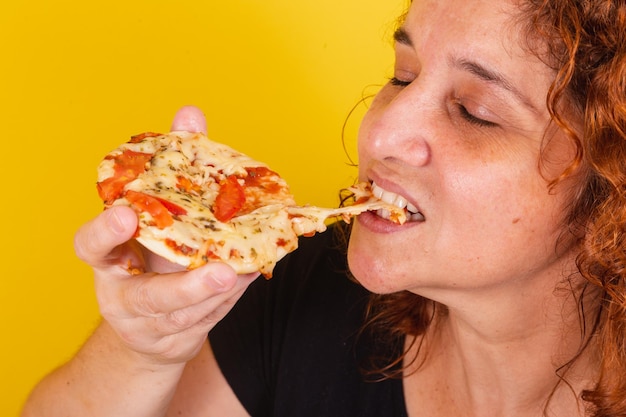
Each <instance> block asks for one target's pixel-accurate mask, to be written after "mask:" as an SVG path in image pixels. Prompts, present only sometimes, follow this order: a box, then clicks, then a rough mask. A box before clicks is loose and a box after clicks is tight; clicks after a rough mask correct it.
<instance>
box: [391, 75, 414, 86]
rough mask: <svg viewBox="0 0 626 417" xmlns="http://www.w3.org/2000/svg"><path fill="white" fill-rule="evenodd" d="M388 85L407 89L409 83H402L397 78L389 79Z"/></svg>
mask: <svg viewBox="0 0 626 417" xmlns="http://www.w3.org/2000/svg"><path fill="white" fill-rule="evenodd" d="M389 83H390V84H391V85H395V86H397V87H407V86H408V85H409V84H411V81H403V80H401V79H399V78H397V77H391V78H390V79H389Z"/></svg>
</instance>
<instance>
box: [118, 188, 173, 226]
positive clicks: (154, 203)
mask: <svg viewBox="0 0 626 417" xmlns="http://www.w3.org/2000/svg"><path fill="white" fill-rule="evenodd" d="M124 197H126V199H127V200H128V202H129V203H130V204H131V206H132V207H133V208H134V209H135V211H137V212H138V213H150V216H152V219H153V220H154V224H155V226H156V227H158V228H159V229H164V228H166V227H167V226H170V225H172V224H173V223H174V219H173V217H172V214H171V213H170V211H169V210H168V209H167V207H166V206H165V205H163V203H162V200H161V199H158V198H156V197H152V196H150V195H148V194H144V193H140V192H137V191H133V190H128V191H127V192H126V194H125V195H124Z"/></svg>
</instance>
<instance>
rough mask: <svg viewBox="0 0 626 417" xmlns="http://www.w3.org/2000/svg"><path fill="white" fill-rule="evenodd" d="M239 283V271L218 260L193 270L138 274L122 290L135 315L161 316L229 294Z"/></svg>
mask: <svg viewBox="0 0 626 417" xmlns="http://www.w3.org/2000/svg"><path fill="white" fill-rule="evenodd" d="M236 283H237V274H236V273H235V271H234V270H233V269H232V268H231V267H230V266H228V265H226V264H223V263H217V262H216V263H210V264H207V265H204V266H202V267H200V268H196V269H194V270H192V271H186V272H179V273H172V274H162V275H145V276H137V277H136V279H132V280H130V281H127V285H128V287H126V288H123V289H122V296H123V297H124V301H123V304H124V305H125V306H126V308H125V310H126V311H128V312H129V313H130V314H131V315H136V316H144V317H161V316H163V315H167V314H171V313H172V312H174V311H176V310H181V309H185V308H188V307H190V306H193V305H196V304H199V303H201V302H203V301H205V300H208V299H211V298H214V297H216V296H218V295H219V294H223V293H227V292H228V291H229V290H231V289H232V288H233V287H234V286H235V284H236ZM120 284H121V285H124V283H120Z"/></svg>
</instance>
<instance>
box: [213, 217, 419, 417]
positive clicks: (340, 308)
mask: <svg viewBox="0 0 626 417" xmlns="http://www.w3.org/2000/svg"><path fill="white" fill-rule="evenodd" d="M333 236H334V233H333V231H332V228H331V230H329V231H327V232H325V233H322V234H319V235H317V236H315V237H312V238H306V239H302V240H301V241H300V248H299V249H298V250H297V251H295V252H293V253H291V254H289V255H288V256H287V257H285V258H284V259H283V260H282V261H281V262H279V264H278V265H277V267H276V269H275V270H274V277H273V278H272V279H271V280H264V279H263V278H259V279H257V280H256V281H255V282H254V283H253V284H252V285H251V286H250V287H249V288H248V290H247V291H246V293H245V294H244V295H243V297H242V298H241V299H240V300H239V302H238V303H237V305H236V306H235V307H234V308H233V310H232V311H231V312H230V313H229V314H228V316H227V317H226V318H224V320H222V321H221V322H220V323H219V324H218V325H217V326H216V327H215V328H214V329H213V330H212V331H211V332H210V334H209V340H210V342H211V346H212V348H213V351H214V353H215V357H216V358H217V362H218V364H219V366H220V368H221V370H222V372H223V373H224V375H225V377H226V379H227V380H228V382H229V384H230V385H231V386H232V388H233V390H234V392H235V394H236V395H237V397H238V398H239V400H240V401H241V403H242V404H243V406H244V407H245V408H246V410H248V412H249V413H250V414H251V415H252V416H253V417H264V416H274V417H287V416H289V417H294V416H295V417H307V416H311V417H335V416H336V417H369V416H372V417H374V416H376V417H384V416H394V417H396V416H406V415H407V413H406V408H405V404H404V395H403V391H402V382H401V380H399V379H385V380H383V381H381V382H374V380H375V379H376V377H375V376H368V375H366V373H364V371H363V366H362V364H363V361H362V359H363V358H364V357H365V356H367V355H368V352H369V349H370V348H371V346H373V345H372V344H373V343H378V344H379V345H380V344H381V343H384V341H381V340H371V339H369V338H368V337H367V336H364V335H363V334H361V335H359V330H360V329H361V327H362V324H363V317H364V309H365V307H366V303H367V299H368V295H369V294H368V292H367V291H366V290H365V289H364V288H363V287H361V286H360V285H358V284H357V283H354V282H353V281H351V280H350V279H349V278H348V275H347V273H346V270H347V266H346V261H345V249H342V248H341V247H340V245H338V244H337V243H336V241H335V239H333ZM390 349H392V348H390Z"/></svg>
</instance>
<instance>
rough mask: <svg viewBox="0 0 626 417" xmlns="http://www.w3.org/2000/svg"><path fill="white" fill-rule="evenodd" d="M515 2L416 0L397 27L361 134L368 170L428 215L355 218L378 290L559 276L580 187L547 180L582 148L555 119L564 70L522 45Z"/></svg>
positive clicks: (426, 291)
mask: <svg viewBox="0 0 626 417" xmlns="http://www.w3.org/2000/svg"><path fill="white" fill-rule="evenodd" d="M516 13H517V12H516V10H515V8H514V6H512V5H510V4H508V2H503V1H497V0H484V1H483V0H475V1H466V0H446V1H441V0H417V1H414V2H413V3H412V5H411V8H410V10H409V13H408V15H407V16H406V19H405V21H404V24H403V25H402V27H401V28H400V30H399V31H398V32H397V33H396V37H395V38H396V46H395V51H396V62H395V74H394V79H392V81H391V82H390V83H388V84H387V85H386V86H385V87H384V88H383V89H382V91H381V92H380V93H379V94H378V96H377V97H376V98H375V100H374V102H373V103H372V105H371V108H370V109H369V111H368V114H367V115H366V116H365V118H364V120H363V123H362V126H361V130H360V133H359V175H360V179H361V180H364V181H373V183H374V184H375V187H376V188H377V189H378V191H379V192H381V190H384V193H385V194H386V197H387V198H390V199H394V198H396V197H397V196H401V197H402V198H403V199H404V200H406V201H408V202H409V204H410V206H413V207H412V210H413V211H419V214H417V215H414V216H413V221H411V222H409V223H405V224H404V225H402V226H398V225H395V224H392V223H390V222H388V221H386V220H385V219H383V218H382V217H380V216H378V215H376V214H373V213H364V214H362V215H361V216H359V218H358V219H357V220H356V221H355V224H354V228H353V233H352V237H351V241H350V247H349V263H350V268H351V270H352V272H353V273H354V275H355V276H356V277H357V279H358V280H359V281H360V282H361V283H362V284H363V285H364V286H365V287H367V288H369V289H370V290H372V291H374V292H381V293H384V292H392V291H398V290H403V289H408V290H411V291H414V292H416V293H419V294H422V295H424V296H426V297H429V298H433V299H435V300H437V299H438V298H437V297H438V294H445V291H449V290H450V289H454V290H457V289H473V290H475V289H497V288H502V285H503V284H506V283H513V282H518V283H519V282H521V281H520V279H521V280H526V281H528V280H533V279H543V277H551V282H554V279H555V278H557V277H559V276H560V274H561V272H562V270H563V266H564V264H563V257H564V256H565V253H566V252H567V250H568V247H567V245H564V246H563V245H561V246H560V249H559V250H557V245H556V242H557V239H558V237H559V236H560V234H561V232H562V228H563V217H564V213H565V211H566V210H567V204H568V201H569V200H570V199H571V196H572V193H571V190H567V187H568V185H567V183H568V181H564V182H562V183H560V184H559V185H558V186H557V187H556V188H554V189H553V190H550V189H549V188H548V181H549V180H552V179H554V178H556V177H558V175H559V174H560V173H561V172H562V170H563V169H564V167H565V166H566V165H567V164H568V163H569V162H570V161H571V158H572V156H573V148H572V146H571V144H570V142H569V141H568V140H566V139H565V137H564V135H563V134H562V133H561V132H559V131H557V129H555V128H554V127H552V126H550V124H549V115H548V112H547V110H546V105H545V99H546V94H547V91H548V87H549V85H550V82H551V80H552V79H553V76H554V74H553V72H552V71H551V70H550V69H549V68H548V67H547V66H546V65H545V64H544V63H542V62H541V61H540V60H539V59H537V58H536V57H535V56H534V55H532V54H530V53H528V52H527V51H526V50H525V49H524V48H523V47H522V46H521V44H520V42H519V41H520V40H519V39H518V35H519V34H518V32H517V30H518V28H517V27H516V26H515V24H514V20H515V18H516V17H517V15H516ZM544 135H545V149H544V159H543V160H542V165H541V171H540V149H541V147H542V140H543V139H544ZM542 173H543V175H542ZM568 259H569V258H568ZM544 281H545V280H544ZM442 290H443V291H444V292H442ZM443 301H444V302H445V299H444V300H443Z"/></svg>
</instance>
